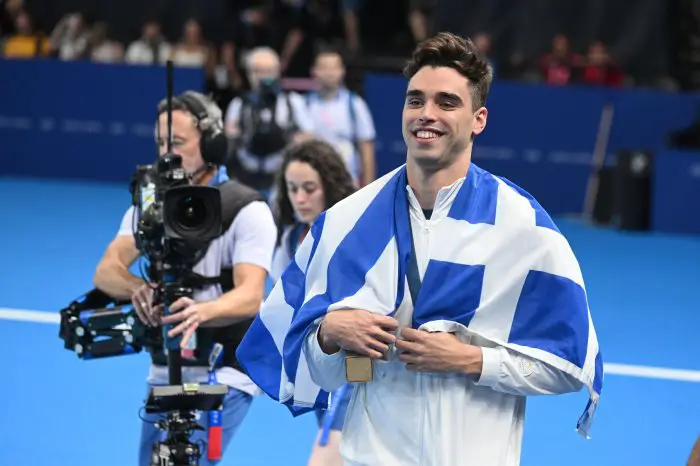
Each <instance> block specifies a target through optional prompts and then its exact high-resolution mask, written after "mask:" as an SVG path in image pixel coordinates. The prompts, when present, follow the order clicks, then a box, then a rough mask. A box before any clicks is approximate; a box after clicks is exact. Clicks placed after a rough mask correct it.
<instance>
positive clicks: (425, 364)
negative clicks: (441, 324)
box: [396, 327, 483, 374]
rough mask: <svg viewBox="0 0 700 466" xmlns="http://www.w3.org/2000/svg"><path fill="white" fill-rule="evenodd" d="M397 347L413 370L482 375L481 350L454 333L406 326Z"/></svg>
mask: <svg viewBox="0 0 700 466" xmlns="http://www.w3.org/2000/svg"><path fill="white" fill-rule="evenodd" d="M396 348H398V350H399V359H400V360H401V361H403V362H405V363H406V369H408V370H410V371H421V372H461V373H467V374H481V365H482V362H483V359H482V357H483V355H482V353H481V348H479V347H478V346H473V345H467V344H465V343H462V342H461V341H459V339H458V338H457V337H456V336H455V335H453V334H451V333H446V332H427V331H425V330H415V329H412V328H408V327H406V328H404V329H403V330H402V331H401V338H400V339H398V340H396Z"/></svg>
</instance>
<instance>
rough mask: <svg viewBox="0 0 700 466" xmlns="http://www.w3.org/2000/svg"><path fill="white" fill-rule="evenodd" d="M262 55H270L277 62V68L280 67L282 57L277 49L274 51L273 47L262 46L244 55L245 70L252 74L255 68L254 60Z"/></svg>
mask: <svg viewBox="0 0 700 466" xmlns="http://www.w3.org/2000/svg"><path fill="white" fill-rule="evenodd" d="M260 54H269V55H270V56H273V57H275V60H276V61H277V66H278V67H279V65H280V56H279V54H278V53H277V52H276V51H275V49H273V48H272V47H266V46H260V47H255V48H254V49H252V50H250V51H249V52H248V53H246V54H244V55H243V68H245V70H246V71H247V72H250V69H251V68H252V66H253V60H255V57H256V56H257V55H260Z"/></svg>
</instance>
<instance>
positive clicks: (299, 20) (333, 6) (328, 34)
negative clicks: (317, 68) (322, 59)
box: [280, 0, 345, 77]
mask: <svg viewBox="0 0 700 466" xmlns="http://www.w3.org/2000/svg"><path fill="white" fill-rule="evenodd" d="M281 8H282V10H281V14H282V15H283V16H284V17H287V18H289V20H287V22H286V24H285V30H286V31H287V35H286V37H285V40H284V43H283V44H282V49H281V52H280V59H281V67H282V73H283V74H285V76H292V77H307V76H308V75H309V69H310V68H311V66H313V60H314V55H315V52H316V50H317V49H318V48H321V47H324V46H327V45H334V46H342V45H345V32H344V31H345V27H344V24H343V18H342V15H341V11H340V1H339V0H306V2H305V3H304V5H303V6H302V7H300V8H292V9H290V8H289V7H287V8H286V10H285V8H284V6H281Z"/></svg>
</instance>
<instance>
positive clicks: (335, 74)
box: [307, 48, 376, 187]
mask: <svg viewBox="0 0 700 466" xmlns="http://www.w3.org/2000/svg"><path fill="white" fill-rule="evenodd" d="M311 74H312V76H313V77H314V79H315V81H316V84H317V88H318V91H316V92H310V93H309V94H308V95H307V104H308V108H309V113H310V115H311V119H312V121H313V124H314V128H315V133H316V135H317V136H319V137H321V138H323V139H325V140H326V141H328V142H329V143H331V144H332V145H333V146H334V148H335V150H336V151H337V152H338V154H340V156H341V158H342V160H343V162H344V163H345V167H346V168H347V170H348V171H349V172H350V174H351V175H352V178H353V181H354V182H355V185H356V186H358V187H362V186H366V185H368V184H369V183H371V182H372V181H374V179H375V177H376V168H375V158H374V157H375V154H374V140H375V136H376V133H375V129H374V121H373V120H372V114H371V113H370V111H369V108H368V107H367V104H366V103H365V101H364V100H363V99H362V97H360V96H359V95H357V94H355V93H353V92H351V91H349V90H348V89H347V87H345V83H344V80H345V66H344V63H343V58H342V56H341V54H340V52H339V51H337V50H335V49H332V48H326V49H322V50H321V51H320V52H319V53H318V55H316V60H315V62H314V67H313V68H312V70H311Z"/></svg>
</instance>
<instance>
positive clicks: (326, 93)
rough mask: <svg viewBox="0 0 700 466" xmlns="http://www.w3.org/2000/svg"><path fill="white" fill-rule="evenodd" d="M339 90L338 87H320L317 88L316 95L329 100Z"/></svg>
mask: <svg viewBox="0 0 700 466" xmlns="http://www.w3.org/2000/svg"><path fill="white" fill-rule="evenodd" d="M339 92H340V87H321V88H319V89H318V95H319V96H321V98H322V99H323V100H331V99H333V98H335V96H337V95H338V93H339Z"/></svg>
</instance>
